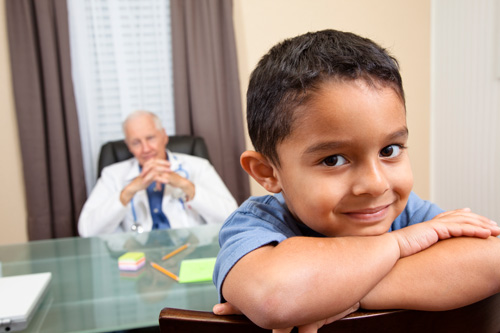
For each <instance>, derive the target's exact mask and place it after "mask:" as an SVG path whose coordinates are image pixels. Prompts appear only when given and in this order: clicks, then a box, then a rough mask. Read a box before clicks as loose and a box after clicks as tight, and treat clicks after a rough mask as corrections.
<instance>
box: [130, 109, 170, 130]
mask: <svg viewBox="0 0 500 333" xmlns="http://www.w3.org/2000/svg"><path fill="white" fill-rule="evenodd" d="M141 116H149V117H151V118H152V119H153V122H154V124H155V127H156V129H159V130H161V129H163V125H162V124H161V120H160V118H159V117H158V116H157V115H156V114H155V113H153V112H151V111H146V110H136V111H133V112H131V113H130V114H129V115H128V116H127V118H125V120H124V121H123V123H122V130H123V133H125V128H126V127H127V124H128V122H129V121H131V120H134V119H135V118H138V117H141Z"/></svg>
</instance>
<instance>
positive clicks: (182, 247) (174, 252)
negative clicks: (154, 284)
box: [161, 243, 189, 260]
mask: <svg viewBox="0 0 500 333" xmlns="http://www.w3.org/2000/svg"><path fill="white" fill-rule="evenodd" d="M188 246H189V243H188V244H184V245H182V246H181V247H180V248H178V249H176V250H173V251H172V252H170V253H167V254H165V255H164V256H163V258H161V260H167V259H168V258H170V257H173V256H175V255H176V254H177V253H179V252H181V251H183V250H185V249H187V247H188Z"/></svg>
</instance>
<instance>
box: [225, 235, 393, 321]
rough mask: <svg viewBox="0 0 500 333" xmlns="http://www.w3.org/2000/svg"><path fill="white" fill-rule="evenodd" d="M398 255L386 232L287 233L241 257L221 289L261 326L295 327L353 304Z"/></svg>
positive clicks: (228, 298)
mask: <svg viewBox="0 0 500 333" xmlns="http://www.w3.org/2000/svg"><path fill="white" fill-rule="evenodd" d="M398 259H399V248H398V244H397V242H396V241H395V240H394V239H393V238H392V237H391V236H390V235H389V234H385V235H381V236H376V237H342V238H312V237H292V238H288V239H286V240H285V241H283V242H281V243H280V244H278V245H277V246H271V245H268V246H264V247H261V248H259V249H257V250H254V251H252V252H251V253H249V254H247V255H246V256H244V257H243V258H241V259H240V260H239V261H238V262H237V263H236V265H235V266H234V267H233V268H232V269H231V271H230V272H229V273H228V275H227V276H226V278H225V280H224V284H223V286H222V293H223V295H224V298H225V299H226V300H227V301H228V302H229V303H231V304H232V305H234V306H235V307H236V308H238V309H239V310H241V311H242V312H243V313H244V314H245V315H246V316H247V317H249V318H250V320H252V321H253V322H254V323H256V324H257V325H259V326H261V327H265V328H284V327H290V326H298V325H303V324H307V323H310V322H313V321H317V320H321V319H324V318H328V317H331V316H333V315H334V314H337V313H341V312H343V311H345V310H346V309H348V308H350V307H352V306H353V305H354V304H356V303H357V302H359V300H360V299H362V298H363V297H364V296H365V295H366V294H367V293H368V292H369V291H370V290H371V289H372V288H374V287H375V285H377V284H378V283H379V282H380V280H381V279H382V278H383V277H384V276H385V275H386V274H387V273H388V272H389V271H390V270H391V269H392V267H393V266H394V264H395V263H396V261H397V260H398Z"/></svg>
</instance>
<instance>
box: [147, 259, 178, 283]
mask: <svg viewBox="0 0 500 333" xmlns="http://www.w3.org/2000/svg"><path fill="white" fill-rule="evenodd" d="M151 266H153V268H155V269H157V270H158V271H160V272H162V273H163V274H165V275H166V276H168V277H171V278H172V279H174V280H175V281H179V277H178V276H177V275H175V274H174V273H172V272H170V271H168V270H166V269H165V268H163V267H161V266H160V265H158V264H156V263H154V262H152V263H151Z"/></svg>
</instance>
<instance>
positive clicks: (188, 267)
mask: <svg viewBox="0 0 500 333" xmlns="http://www.w3.org/2000/svg"><path fill="white" fill-rule="evenodd" d="M215 259H216V258H201V259H186V260H183V261H182V262H181V269H180V271H179V283H190V282H205V281H212V274H213V272H214V266H215Z"/></svg>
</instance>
